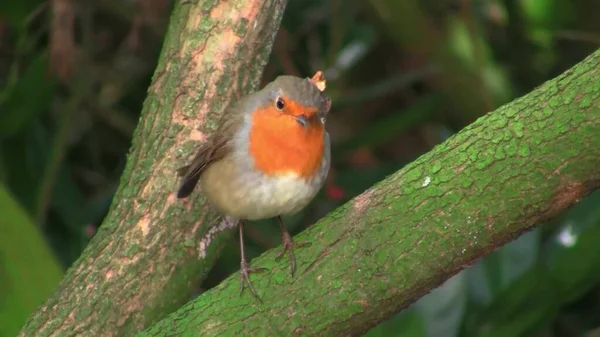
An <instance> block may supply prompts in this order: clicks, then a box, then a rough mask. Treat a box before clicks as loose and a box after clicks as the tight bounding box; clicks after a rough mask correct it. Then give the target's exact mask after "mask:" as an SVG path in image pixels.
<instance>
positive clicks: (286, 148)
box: [177, 71, 331, 302]
mask: <svg viewBox="0 0 600 337" xmlns="http://www.w3.org/2000/svg"><path fill="white" fill-rule="evenodd" d="M324 90H325V78H324V75H323V73H322V72H321V71H318V72H316V73H315V75H314V76H313V77H312V78H308V77H306V78H301V77H297V76H292V75H281V76H278V77H277V78H275V79H274V80H273V81H272V82H270V83H268V84H267V85H265V86H264V87H263V88H262V89H260V90H258V91H255V92H253V93H250V94H247V95H245V96H243V97H242V98H240V99H239V100H237V101H235V102H233V103H232V104H231V105H230V106H228V107H227V108H226V110H225V112H224V114H223V115H222V117H221V119H220V120H219V122H218V124H217V129H216V131H215V132H214V133H213V134H212V136H210V137H209V139H208V140H207V141H206V142H204V143H202V144H201V145H200V146H199V148H198V150H197V152H196V155H195V157H194V158H193V160H192V161H191V163H190V164H188V165H185V166H183V167H181V168H180V169H179V170H178V174H179V176H180V177H182V179H181V183H180V185H179V188H178V190H177V198H178V199H184V198H187V197H188V196H189V195H190V194H191V193H192V192H193V191H194V189H195V187H196V185H198V183H199V185H200V188H201V191H202V193H203V194H204V196H205V197H206V199H207V200H208V201H209V202H210V203H211V204H212V205H213V206H214V207H215V208H216V209H217V210H218V211H219V212H220V213H221V214H222V215H225V216H228V217H229V218H230V219H234V221H236V222H237V227H238V230H239V242H240V250H241V254H240V255H241V259H240V293H241V292H243V290H244V284H245V283H247V285H248V288H250V291H251V292H252V294H253V295H254V296H255V297H256V298H258V299H259V300H260V297H259V296H258V294H257V292H256V290H255V289H254V287H253V285H252V282H251V281H250V274H251V273H253V272H257V271H260V270H263V269H264V268H254V269H252V268H250V267H249V265H248V262H247V261H246V257H245V253H244V239H243V232H244V229H243V228H244V223H245V222H246V221H255V220H262V219H270V218H276V219H277V221H278V223H279V227H280V229H281V234H282V242H283V249H282V251H281V252H280V253H279V254H278V255H277V258H279V257H281V256H282V255H284V254H285V253H286V252H287V253H289V260H290V265H291V275H292V277H293V276H294V273H295V270H296V259H295V256H294V245H296V246H297V247H298V246H302V245H304V244H302V243H295V242H293V240H292V237H291V235H290V234H289V232H288V231H287V229H286V227H285V224H284V222H283V219H282V216H288V215H293V214H296V213H298V212H299V211H301V210H302V209H303V208H305V207H306V206H307V205H308V204H309V203H310V202H311V201H312V200H313V199H314V198H315V196H316V195H317V193H318V192H319V191H320V189H321V188H322V187H323V185H324V183H325V179H326V177H327V174H328V172H329V168H330V163H331V142H330V137H329V133H328V132H327V131H326V128H325V125H326V119H327V115H328V113H329V110H330V108H331V99H330V98H329V97H327V96H326V95H325V94H324ZM261 302H262V300H261Z"/></svg>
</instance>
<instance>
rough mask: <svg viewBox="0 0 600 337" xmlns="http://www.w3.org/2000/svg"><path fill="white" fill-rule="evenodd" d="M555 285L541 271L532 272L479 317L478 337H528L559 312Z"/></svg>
mask: <svg viewBox="0 0 600 337" xmlns="http://www.w3.org/2000/svg"><path fill="white" fill-rule="evenodd" d="M553 290H554V288H553V284H552V283H551V281H550V278H549V277H548V275H547V272H546V271H545V269H543V268H542V267H536V268H531V269H529V270H528V271H527V272H526V273H524V274H523V275H522V276H521V277H519V279H518V280H517V281H515V282H513V283H512V284H511V285H510V286H509V287H508V288H506V289H505V290H504V291H502V292H501V293H500V295H499V296H497V297H496V300H495V301H493V302H492V304H491V305H490V306H489V307H488V308H487V309H486V310H484V311H483V312H482V313H481V314H480V315H479V317H478V324H477V325H478V326H479V331H478V333H477V335H478V336H486V337H492V336H493V337H496V336H498V337H500V336H502V337H510V336H528V332H531V331H534V330H536V329H538V328H539V327H540V326H541V325H542V324H545V323H546V322H547V321H548V320H549V319H551V318H552V317H554V315H555V314H556V312H557V310H558V306H559V303H558V299H557V298H556V297H555V296H553V295H554V292H553Z"/></svg>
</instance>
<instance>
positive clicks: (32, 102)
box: [0, 54, 54, 137]
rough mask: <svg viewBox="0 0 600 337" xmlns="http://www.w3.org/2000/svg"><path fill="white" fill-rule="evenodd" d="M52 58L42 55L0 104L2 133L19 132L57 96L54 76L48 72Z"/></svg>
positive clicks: (0, 128) (8, 134) (0, 133)
mask: <svg viewBox="0 0 600 337" xmlns="http://www.w3.org/2000/svg"><path fill="white" fill-rule="evenodd" d="M47 66H48V60H47V57H46V55H45V54H40V55H38V56H37V57H36V58H35V59H34V60H33V61H32V62H31V64H30V65H29V67H28V68H27V70H26V71H25V73H24V74H23V76H22V77H21V78H19V80H18V82H17V83H16V85H15V86H14V87H13V88H12V90H11V92H10V94H9V96H8V97H7V99H6V101H5V102H4V103H3V104H2V105H1V106H0V136H5V137H10V136H13V135H15V134H16V133H18V132H19V131H20V130H21V129H22V128H23V127H24V126H26V125H27V124H28V123H29V122H30V121H31V120H32V119H33V118H35V117H37V116H38V115H40V114H41V113H42V112H44V111H47V110H48V109H49V107H50V105H51V102H52V99H53V97H54V80H53V79H52V78H49V77H48V76H46V69H47Z"/></svg>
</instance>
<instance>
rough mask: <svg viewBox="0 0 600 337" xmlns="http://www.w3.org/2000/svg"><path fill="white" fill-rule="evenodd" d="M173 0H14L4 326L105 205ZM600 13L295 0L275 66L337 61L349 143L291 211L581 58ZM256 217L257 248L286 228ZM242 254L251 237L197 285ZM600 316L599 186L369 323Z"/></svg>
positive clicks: (3, 190) (3, 169)
mask: <svg viewBox="0 0 600 337" xmlns="http://www.w3.org/2000/svg"><path fill="white" fill-rule="evenodd" d="M172 6H173V3H172V1H167V0H137V1H136V0H133V1H110V0H97V1H92V0H87V1H73V2H72V1H70V0H54V1H50V2H45V1H39V0H0V182H1V184H0V337H3V336H12V335H14V334H15V333H16V332H17V331H18V330H19V329H20V327H21V326H22V324H23V323H24V320H25V319H26V318H27V316H28V315H29V314H30V312H31V310H33V309H34V308H35V307H36V306H37V305H38V304H40V301H42V300H43V299H44V298H45V297H46V296H48V295H49V294H50V292H51V291H52V290H53V288H54V287H55V286H56V284H57V282H58V280H59V279H60V276H61V273H63V272H64V270H65V269H66V268H67V267H68V266H69V265H71V264H72V263H73V262H74V261H75V259H77V257H78V256H79V254H80V253H81V252H82V250H83V249H84V247H85V246H86V244H87V243H88V242H89V240H90V239H91V238H92V237H93V235H94V233H95V231H96V229H97V227H98V226H99V225H100V224H101V222H102V219H103V217H104V216H105V215H106V212H107V210H108V207H109V205H110V203H111V200H112V197H113V194H114V192H115V190H116V187H117V186H118V184H119V177H120V175H121V172H122V170H123V167H124V164H125V160H126V154H127V152H128V150H129V147H130V144H131V137H132V134H133V130H134V128H135V126H136V123H137V121H138V118H139V114H140V110H141V107H142V103H143V101H144V99H145V95H146V89H147V87H148V85H149V83H150V80H151V76H152V74H153V71H154V68H155V65H156V62H157V57H158V54H159V52H160V48H161V45H162V42H163V37H164V34H165V30H166V27H167V25H168V19H169V15H170V11H171V8H172ZM53 8H54V11H55V12H57V13H60V14H61V17H62V18H63V19H60V20H53V15H52V13H53V10H52V9H53ZM599 17H600V2H599V1H596V0H578V1H568V0H562V1H561V0H514V1H510V0H505V1H501V0H496V1H494V0H491V1H467V0H437V1H434V0H425V1H418V0H401V1H400V0H373V1H359V0H345V1H341V0H302V1H300V0H291V1H290V3H289V4H288V6H287V9H286V13H285V16H284V19H283V23H282V27H281V30H280V31H279V33H278V35H277V39H276V42H275V45H274V47H273V53H272V56H271V58H270V61H269V64H268V66H267V68H266V69H265V72H264V78H263V84H264V83H266V82H268V81H271V80H272V79H273V78H274V77H276V76H277V75H279V74H282V73H285V74H293V75H297V76H302V77H307V76H311V75H312V74H313V73H314V72H315V71H316V70H324V71H325V74H326V77H327V79H328V81H327V93H328V94H329V96H330V97H331V98H332V100H333V107H332V111H331V114H330V117H329V119H328V130H329V133H330V134H331V137H332V141H333V150H332V151H333V159H334V162H333V167H332V169H331V172H330V176H329V178H328V182H327V185H326V187H325V188H324V189H323V191H322V193H321V194H320V195H319V197H318V198H317V199H316V200H315V201H314V202H313V203H312V204H311V206H310V207H308V208H307V209H306V210H304V212H302V213H301V214H299V215H298V216H295V217H293V218H289V219H287V225H288V227H289V229H290V231H291V232H292V234H296V233H298V232H300V231H301V230H302V229H304V228H306V226H308V225H310V224H312V223H314V222H315V221H316V220H317V219H318V218H320V217H321V216H323V215H324V214H326V213H327V212H328V211H330V210H332V209H334V208H335V207H337V206H340V205H341V204H342V203H344V202H345V201H347V200H349V199H351V198H352V197H354V196H356V195H357V194H359V193H361V192H362V191H364V190H365V189H366V188H368V187H369V186H371V185H372V184H374V183H376V182H377V181H379V180H381V179H382V178H384V177H385V176H386V175H388V174H390V173H392V172H394V171H396V170H398V169H400V168H402V166H403V165H405V164H406V163H408V162H410V161H412V160H414V159H415V158H416V157H418V156H419V155H421V154H423V153H425V152H427V151H429V150H430V149H431V148H432V147H433V146H435V145H436V144H438V143H440V142H442V141H444V140H445V139H446V138H448V137H449V136H451V135H452V134H454V133H456V132H458V131H459V130H461V129H462V128H463V127H464V126H466V125H468V124H469V123H471V122H473V121H474V120H475V119H477V118H478V117H479V116H482V115H483V114H485V113H487V112H489V111H492V110H494V109H495V108H496V107H498V106H500V105H502V104H504V103H507V102H509V101H511V100H513V99H515V98H517V97H519V96H522V95H524V94H526V93H527V92H529V91H531V90H532V89H534V88H535V87H536V86H539V85H541V84H542V83H543V82H544V81H546V80H548V79H551V78H553V77H555V76H557V75H558V74H560V73H561V72H563V71H565V70H566V69H568V68H570V67H571V66H573V65H574V64H576V63H577V62H579V61H581V60H582V59H583V58H585V57H586V56H587V55H589V54H590V53H592V52H593V51H595V50H596V49H597V47H598V46H599V45H600V20H598V18H599ZM64 18H66V19H64ZM69 18H72V20H69ZM488 206H489V205H488ZM485 207H487V206H485ZM246 233H247V236H246V244H247V253H248V254H249V255H250V256H257V255H258V254H260V253H261V252H262V251H264V250H265V249H269V248H272V247H275V246H277V245H279V244H280V239H281V238H280V232H279V229H278V227H277V223H276V222H275V221H263V222H261V223H257V224H252V225H250V226H246ZM48 248H49V251H50V253H48ZM238 268H239V249H238V247H237V238H236V237H234V238H232V241H231V242H230V244H229V246H228V248H227V249H226V250H225V252H224V253H223V255H222V256H221V258H220V259H219V261H218V262H217V263H216V265H215V268H214V270H213V271H212V272H211V275H210V276H209V278H208V279H207V280H206V281H205V282H204V283H203V284H202V285H198V289H197V292H198V293H199V292H202V291H204V290H206V289H207V288H210V287H212V286H214V285H216V284H218V283H219V282H220V280H222V279H223V278H224V277H226V276H227V275H229V274H230V273H233V272H237V270H238ZM34 270H42V272H38V274H36V277H32V275H33V274H34V273H35V272H34ZM30 279H35V282H31V283H28V282H27V281H26V280H30ZM598 327H600V194H599V193H595V194H592V195H591V196H589V197H587V198H586V199H584V200H583V201H582V202H581V203H580V204H578V205H576V206H575V207H573V208H572V209H570V210H569V211H568V212H566V213H565V214H564V215H563V216H561V217H560V218H559V219H556V220H554V221H552V222H550V223H548V224H546V225H545V226H543V227H541V228H539V229H538V230H536V231H533V232H530V233H528V234H526V235H524V236H522V237H521V238H519V239H518V240H516V241H514V242H513V243H511V244H510V245H508V246H506V247H504V248H502V249H501V250H499V251H497V252H495V253H493V254H491V255H490V256H488V257H486V258H485V259H483V260H482V261H480V262H479V263H477V264H476V265H475V266H473V267H471V268H469V269H467V270H465V271H464V272H462V273H460V274H458V275H457V276H455V277H454V278H452V279H451V280H449V281H448V282H447V283H446V284H445V285H444V286H442V287H440V288H438V289H437V290H435V291H434V292H432V293H431V294H429V295H427V296H426V297H424V298H422V299H421V300H420V301H419V302H417V303H416V304H415V305H413V306H412V307H411V308H410V309H409V310H405V311H403V312H402V313H401V314H399V315H397V316H396V317H394V318H391V319H390V320H388V321H386V322H384V323H382V324H381V325H379V326H378V327H376V328H374V329H373V330H371V331H370V332H369V334H368V335H369V336H399V335H402V336H425V335H428V336H600V329H599V330H598V331H597V332H594V330H595V329H597V328H598Z"/></svg>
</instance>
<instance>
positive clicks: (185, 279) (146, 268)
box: [21, 0, 283, 336]
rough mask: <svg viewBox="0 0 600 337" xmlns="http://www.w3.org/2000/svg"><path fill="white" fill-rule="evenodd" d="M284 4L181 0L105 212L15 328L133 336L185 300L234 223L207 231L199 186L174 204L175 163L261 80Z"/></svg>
mask: <svg viewBox="0 0 600 337" xmlns="http://www.w3.org/2000/svg"><path fill="white" fill-rule="evenodd" d="M282 11H283V8H282V6H281V2H280V1H266V0H231V1H226V0H215V1H201V2H200V3H198V4H194V1H190V2H189V3H185V2H183V1H177V4H176V6H175V10H174V12H173V14H172V17H171V24H170V27H169V30H168V32H167V36H166V38H165V43H164V46H163V50H162V52H161V56H160V59H159V62H158V66H157V69H156V72H155V74H154V78H153V81H152V84H151V86H150V88H149V91H148V97H147V99H146V101H145V103H144V107H143V111H142V116H141V119H140V122H139V125H138V127H137V129H136V131H135V135H134V139H133V146H132V149H131V153H130V154H129V158H128V160H127V165H126V168H125V171H124V173H123V176H122V179H121V184H120V187H119V190H118V191H117V193H116V195H115V198H114V201H113V204H112V206H111V209H110V211H109V214H108V215H107V217H106V219H105V220H104V222H103V223H102V226H101V228H100V231H99V232H98V234H97V235H96V236H95V237H94V239H93V240H92V241H91V243H90V244H89V245H88V247H87V248H86V249H85V251H84V252H83V254H82V255H81V257H80V258H79V259H78V260H77V261H76V262H75V264H74V265H73V266H72V267H71V268H70V269H69V270H68V272H67V274H66V275H65V277H64V279H63V281H62V282H61V284H60V286H59V287H58V289H57V290H56V292H55V293H54V295H53V296H51V297H50V298H49V299H48V300H47V301H46V303H44V304H43V306H42V307H41V308H39V310H37V312H35V313H34V314H33V315H32V316H31V317H30V319H29V320H28V322H27V324H26V325H25V327H24V328H23V330H22V331H21V336H50V335H52V336H55V335H59V336H75V335H78V336H82V335H83V336H123V335H124V336H131V335H132V334H134V333H135V332H138V331H140V330H143V329H144V328H145V327H147V326H149V325H151V324H152V323H154V322H156V321H157V320H159V319H161V318H163V317H164V316H165V315H166V314H168V313H169V312H172V311H174V310H175V309H176V308H178V307H179V306H181V305H182V304H184V303H185V302H186V301H188V300H189V298H190V289H191V288H192V287H193V285H195V284H196V283H197V282H198V281H200V280H201V279H203V278H204V277H205V276H206V274H207V273H208V271H209V270H210V268H211V267H212V264H213V262H214V260H215V259H216V257H217V252H218V251H219V249H220V248H221V246H222V244H223V242H224V239H225V238H226V237H227V236H229V235H230V234H231V231H225V232H222V233H216V232H215V228H218V227H216V226H215V225H214V224H215V221H218V218H216V217H215V214H213V213H212V212H210V211H209V208H208V207H206V206H205V203H204V200H203V199H201V194H196V195H195V196H194V197H192V198H191V200H189V201H186V202H181V201H177V200H176V198H175V194H174V192H175V190H176V188H177V183H178V179H177V177H176V173H175V170H176V169H177V168H178V167H180V166H182V165H184V164H185V163H186V162H187V161H188V157H189V156H191V155H193V152H194V150H195V147H196V146H197V145H198V143H199V141H203V140H204V139H205V138H206V135H207V133H209V132H210V131H211V130H212V129H213V128H214V125H215V121H216V120H217V118H218V117H219V116H220V114H221V113H222V112H223V111H224V109H225V107H226V106H227V104H228V103H229V102H231V101H233V100H235V99H236V97H239V96H240V95H242V94H244V93H247V92H249V91H252V90H255V89H256V88H257V85H258V84H259V81H260V78H261V72H262V70H263V68H264V66H265V64H266V62H267V59H268V56H269V54H270V51H271V45H272V43H273V40H274V37H275V33H276V32H277V30H278V27H279V23H280V20H281V15H282ZM192 206H193V209H192ZM209 230H211V232H209ZM207 235H209V237H208V238H207ZM209 239H212V240H210V244H209ZM198 246H202V247H203V248H202V250H201V252H200V253H199V252H198V249H197V247H198ZM207 250H208V251H207Z"/></svg>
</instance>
